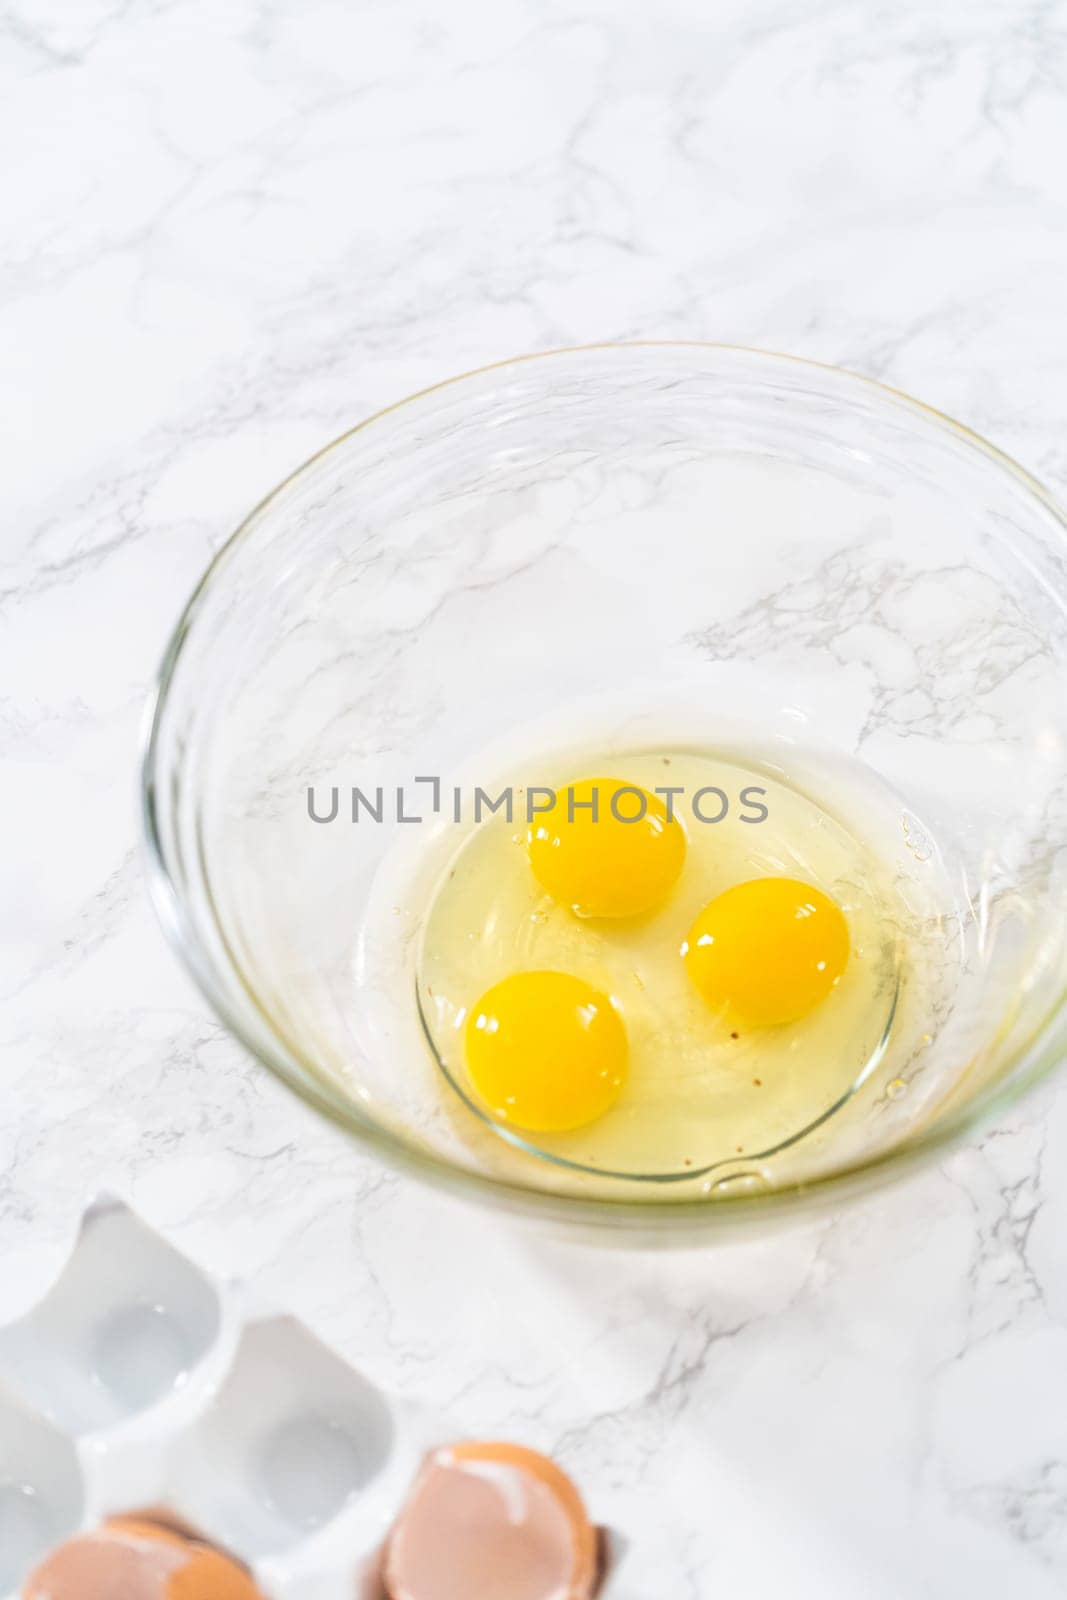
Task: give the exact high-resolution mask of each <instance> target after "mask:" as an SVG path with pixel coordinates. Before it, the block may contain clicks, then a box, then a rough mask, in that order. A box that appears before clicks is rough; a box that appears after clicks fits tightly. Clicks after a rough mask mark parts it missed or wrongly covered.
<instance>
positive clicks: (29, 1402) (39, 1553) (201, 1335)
mask: <svg viewBox="0 0 1067 1600" xmlns="http://www.w3.org/2000/svg"><path fill="white" fill-rule="evenodd" d="M447 1437H448V1435H447V1433H446V1431H445V1430H444V1429H442V1427H441V1426H440V1424H439V1423H438V1422H437V1421H435V1419H434V1418H433V1417H432V1415H431V1414H430V1413H429V1412H428V1411H426V1410H425V1409H423V1408H418V1407H415V1406H413V1405H411V1404H409V1403H407V1402H402V1401H399V1400H397V1399H396V1398H394V1397H392V1396H389V1395H386V1394H385V1393H383V1391H381V1390H380V1389H378V1388H377V1387H376V1386H375V1385H373V1384H371V1383H370V1382H369V1381H368V1380H367V1379H366V1378H364V1377H363V1376H362V1375H361V1374H360V1373H359V1372H358V1371H356V1370H355V1368H353V1367H351V1366H350V1365H349V1364H348V1363H347V1362H345V1361H344V1360H342V1358H341V1357H340V1356H338V1355H337V1354H336V1353H335V1352H333V1351H332V1350H330V1349H329V1348H328V1347H327V1346H326V1345H324V1344H322V1343H321V1342H320V1341H319V1340H318V1339H317V1338H316V1337H315V1336H314V1335H313V1334H312V1333H311V1332H310V1331H309V1330H308V1329H307V1328H306V1327H304V1325H303V1324H302V1323H300V1322H299V1321H298V1320H297V1319H296V1318H294V1317H292V1316H288V1315H274V1314H270V1313H265V1312H264V1311H263V1310H262V1308H260V1307H257V1306H256V1305H255V1304H254V1303H253V1297H252V1296H251V1295H250V1293H249V1291H248V1289H247V1288H246V1287H243V1286H240V1285H227V1286H223V1285H221V1284H220V1283H218V1282H217V1281H215V1280H214V1279H213V1278H211V1277H210V1276H209V1275H208V1274H206V1273H205V1272H203V1271H201V1269H200V1268H199V1267H197V1266H195V1265H194V1264H193V1263H192V1262H191V1261H189V1260H188V1259H187V1258H186V1257H185V1256H183V1255H181V1254H180V1253H179V1252H178V1251H177V1250H175V1249H174V1247H173V1246H172V1245H170V1244H168V1243H167V1241H166V1240H165V1239H163V1238H162V1237H161V1236H160V1235H159V1234H157V1233H156V1232H154V1231H153V1230H152V1229H151V1228H149V1227H148V1226H147V1224H146V1223H144V1222H143V1221H142V1220H141V1219H140V1218H139V1217H138V1216H137V1215H136V1214H135V1213H134V1212H133V1211H131V1210H130V1209H129V1207H127V1206H126V1205H124V1204H123V1203H122V1202H121V1201H119V1200H115V1199H112V1198H110V1197H109V1198H104V1199H101V1200H99V1201H97V1202H96V1203H95V1204H94V1205H92V1206H91V1207H90V1208H89V1210H88V1211H87V1212H86V1214H85V1216H84V1218H83V1219H82V1224H81V1229H80V1232H79V1235H78V1239H77V1242H76V1244H75V1246H74V1249H73V1251H72V1253H71V1255H70V1257H69V1259H68V1261H67V1264H66V1266H65V1267H64V1268H63V1269H62V1271H61V1273H60V1275H59V1277H58V1278H57V1280H56V1281H55V1283H54V1284H53V1286H52V1288H51V1289H50V1290H49V1291H48V1292H47V1293H46V1295H45V1296H44V1298H43V1299H42V1300H40V1301H39V1302H38V1303H37V1304H36V1306H34V1307H32V1308H31V1309H30V1310H29V1311H28V1312H27V1313H26V1314H25V1315H24V1316H22V1317H21V1318H20V1319H19V1320H18V1321H16V1322H13V1323H11V1324H9V1325H8V1326H7V1327H4V1328H0V1600H18V1594H19V1588H20V1585H21V1584H22V1583H23V1582H24V1581H25V1578H26V1577H27V1576H28V1575H29V1572H30V1571H31V1570H32V1569H33V1567H34V1566H35V1565H36V1564H37V1562H38V1561H39V1560H40V1559H41V1558H42V1557H43V1556H44V1555H45V1554H46V1553H47V1552H48V1551H49V1550H50V1549H52V1548H53V1547H54V1546H55V1545H56V1544H58V1543H60V1542H61V1541H62V1540H64V1539H66V1538H69V1537H70V1535H71V1534H74V1533H77V1532H79V1531H80V1530H83V1529H88V1528H92V1527H95V1526H97V1525H98V1524H99V1523H100V1522H101V1521H102V1520H104V1519H105V1518H106V1517H108V1516H112V1515H115V1514H118V1513H120V1512H130V1511H142V1512H146V1511H151V1512H153V1513H155V1514H157V1515H160V1516H165V1517H168V1518H171V1519H174V1520H176V1521H177V1522H179V1523H182V1524H185V1525H188V1526H189V1527H191V1528H193V1529H195V1530H196V1531H197V1532H198V1533H199V1534H202V1535H203V1536H204V1538H206V1539H207V1540H209V1541H211V1542H212V1543H215V1544H217V1545H218V1546H219V1548H220V1549H223V1550H227V1551H229V1552H230V1553H231V1554H232V1555H235V1556H237V1557H238V1558H239V1559H241V1560H242V1561H244V1562H245V1563H246V1564H247V1565H248V1566H249V1568H250V1569H251V1571H252V1573H253V1576H254V1577H255V1580H256V1582H257V1583H258V1584H259V1586H260V1588H261V1589H262V1591H263V1593H264V1595H265V1596H269V1597H274V1600H290V1597H292V1600H295V1597H296V1596H298V1595H299V1596H300V1597H301V1600H383V1591H382V1586H381V1580H380V1576H379V1552H380V1550H381V1546H382V1543H383V1540H384V1539H385V1536H386V1534H387V1533H388V1530H389V1528H390V1526H391V1525H392V1522H393V1520H394V1518H395V1517H396V1514H397V1513H398V1511H399V1510H400V1507H401V1505H402V1503H403V1501H404V1498H405V1495H406V1493H407V1491H408V1489H409V1488H410V1486H411V1484H412V1482H413V1480H414V1478H415V1475H416V1473H417V1471H418V1468H419V1466H420V1464H421V1462H422V1460H423V1458H424V1457H425V1455H426V1453H427V1452H428V1451H429V1450H431V1449H432V1448H433V1447H434V1446H435V1445H437V1444H440V1443H442V1442H444V1441H445V1440H446V1439H447ZM604 1551H605V1567H606V1569H607V1570H605V1574H604V1579H603V1582H602V1584H601V1587H600V1589H599V1591H598V1600H608V1596H609V1593H610V1595H611V1596H613V1597H616V1600H623V1597H622V1596H621V1595H620V1594H619V1593H618V1590H617V1586H616V1579H617V1577H618V1572H619V1561H618V1544H617V1541H615V1540H613V1539H611V1538H610V1537H607V1536H605V1539H604ZM612 1552H614V1554H613V1555H612ZM472 1600H475V1597H472Z"/></svg>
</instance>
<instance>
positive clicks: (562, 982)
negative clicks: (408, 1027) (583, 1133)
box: [466, 971, 628, 1133]
mask: <svg viewBox="0 0 1067 1600" xmlns="http://www.w3.org/2000/svg"><path fill="white" fill-rule="evenodd" d="M466 1052H467V1067H468V1070H469V1072H470V1076H471V1079H472V1081H473V1083H474V1086H475V1088H476V1089H477V1091H478V1093H479V1094H480V1095H481V1097H482V1099H483V1100H484V1101H485V1103H486V1105H487V1106H488V1107H489V1109H490V1111H491V1112H492V1114H493V1115H494V1116H496V1117H498V1118H499V1119H500V1120H501V1121H502V1122H505V1123H509V1124H511V1125H512V1126H514V1127H517V1128H525V1129H529V1130H530V1131H532V1132H538V1133H547V1132H551V1133H562V1132H565V1131H567V1130H569V1129H572V1128H580V1127H583V1126H584V1125H585V1124H586V1123H588V1122H593V1121H595V1119H596V1118H597V1117H601V1116H603V1115H604V1113H605V1111H607V1110H609V1109H610V1107H611V1106H612V1105H613V1104H614V1103H615V1101H616V1100H617V1098H618V1096H619V1093H620V1091H621V1089H622V1086H623V1083H624V1082H625V1079H626V1065H627V1057H628V1046H627V1040H626V1028H625V1026H624V1024H623V1021H622V1018H621V1017H620V1015H619V1013H618V1011H617V1010H616V1008H615V1006H614V1004H613V1002H612V1000H611V997H610V996H609V995H607V994H604V993H602V991H601V990H599V989H597V988H595V987H594V986H593V985H592V984H590V983H587V982H586V981H585V980H584V979H582V978H578V977H575V976H574V975H573V974H572V973H568V972H551V971H545V972H516V973H513V974H511V976H510V977H507V978H504V979H502V980H501V981H500V982H499V983H495V984H494V985H493V986H492V988H491V989H488V990H486V992H485V994H483V995H482V996H481V998H480V999H479V1000H478V1001H477V1002H476V1003H475V1005H474V1006H473V1007H472V1008H471V1012H470V1015H469V1017H468V1019H467V1024H466Z"/></svg>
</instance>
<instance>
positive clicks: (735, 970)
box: [682, 878, 849, 1027]
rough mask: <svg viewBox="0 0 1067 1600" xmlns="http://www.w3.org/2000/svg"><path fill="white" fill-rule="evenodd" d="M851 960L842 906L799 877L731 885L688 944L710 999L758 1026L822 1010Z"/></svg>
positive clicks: (686, 952) (699, 984)
mask: <svg viewBox="0 0 1067 1600" xmlns="http://www.w3.org/2000/svg"><path fill="white" fill-rule="evenodd" d="M848 957H849V932H848V923H847V922H846V921H845V917H844V913H843V912H842V910H841V908H840V906H838V905H837V904H836V903H835V902H834V901H833V900H831V899H830V897H829V895H825V894H823V893H822V891H821V890H820V889H816V888H814V887H813V885H812V884H810V883H802V882H800V881H799V880H798V879H796V878H754V879H751V880H750V881H749V882H747V883H739V884H735V885H734V887H733V888H730V889H726V890H724V892H723V893H722V894H720V895H716V897H715V899H714V900H712V901H711V902H710V904H708V905H706V906H705V907H704V909H703V911H702V912H701V913H700V915H699V916H698V917H697V919H696V921H695V922H694V923H693V926H692V927H691V928H690V930H689V934H688V936H687V938H686V940H685V942H684V944H683V945H682V958H683V960H684V961H685V965H686V970H687V971H688V973H689V976H690V978H691V979H692V981H693V983H694V985H695V986H696V988H697V989H698V990H699V992H700V993H701V994H702V995H703V996H704V998H705V1000H707V1001H708V1002H709V1003H710V1004H711V1005H712V1006H715V1007H722V1008H724V1009H725V1010H727V1011H729V1012H732V1013H734V1014H735V1015H736V1016H737V1017H738V1018H740V1019H742V1020H743V1021H745V1022H748V1023H752V1024H754V1025H755V1026H757V1027H765V1026H769V1025H773V1024H776V1023H783V1022H797V1021H799V1020H800V1018H801V1017H806V1016H807V1015H808V1013H809V1012H811V1011H814V1010H815V1007H816V1006H818V1005H821V1004H822V1002H823V1001H824V1000H825V999H826V998H827V996H828V995H829V994H830V993H831V991H832V990H833V989H834V988H835V986H836V985H837V984H838V983H839V982H840V980H841V976H842V974H843V973H844V970H845V968H846V966H847V965H848Z"/></svg>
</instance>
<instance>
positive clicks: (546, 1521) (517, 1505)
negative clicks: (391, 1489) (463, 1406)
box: [383, 1441, 598, 1600]
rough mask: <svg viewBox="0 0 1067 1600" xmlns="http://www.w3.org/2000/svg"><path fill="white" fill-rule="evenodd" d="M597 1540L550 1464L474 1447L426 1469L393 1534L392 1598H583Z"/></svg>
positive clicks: (503, 1447)
mask: <svg viewBox="0 0 1067 1600" xmlns="http://www.w3.org/2000/svg"><path fill="white" fill-rule="evenodd" d="M597 1567H598V1540H597V1535H596V1532H595V1530H594V1528H593V1526H592V1524H591V1522H590V1521H589V1517H588V1515H587V1514H586V1510H585V1506H584V1504H583V1502H582V1498H581V1495H580V1494H579V1493H578V1490H577V1489H576V1488H575V1486H574V1484H573V1483H572V1482H571V1480H570V1478H568V1477H567V1475H566V1473H564V1472H563V1471H562V1470H561V1469H560V1468H559V1467H557V1466H556V1464H555V1462H553V1461H550V1460H549V1459H548V1457H547V1456H543V1455H540V1454H539V1453H538V1452H537V1451H536V1450H528V1449H526V1448H525V1447H524V1446H522V1445H513V1444H504V1443H493V1442H486V1441H472V1442H469V1443H463V1444H456V1445H451V1446H449V1447H447V1448H445V1449H442V1450H437V1451H435V1452H434V1453H433V1454H432V1455H431V1456H430V1457H429V1458H428V1459H427V1461H426V1462H425V1463H424V1465H423V1468H422V1471H421V1472H420V1474H419V1476H418V1478H417V1479H416V1482H415V1485H414V1487H413V1489H412V1491H411V1494H410V1496H409V1497H408V1500H407V1503H406V1505H405V1506H404V1509H403V1510H402V1512H401V1514H400V1516H399V1518H398V1519H397V1522H396V1525H395V1527H394V1529H393V1532H392V1534H391V1535H390V1538H389V1541H388V1544H387V1547H386V1553H385V1562H384V1573H383V1577H384V1583H385V1591H386V1594H387V1596H388V1597H389V1600H471V1597H472V1596H474V1595H486V1596H488V1595H490V1594H491V1595H493V1596H494V1600H498V1597H499V1600H590V1597H591V1596H592V1595H593V1593H594V1591H595V1588H596V1583H597Z"/></svg>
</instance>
